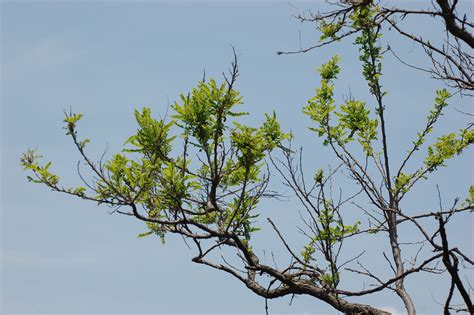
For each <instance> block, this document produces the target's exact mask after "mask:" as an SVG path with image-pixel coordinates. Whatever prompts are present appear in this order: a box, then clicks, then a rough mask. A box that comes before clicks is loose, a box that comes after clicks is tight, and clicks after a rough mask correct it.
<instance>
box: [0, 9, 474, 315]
mask: <svg viewBox="0 0 474 315" xmlns="http://www.w3.org/2000/svg"><path fill="white" fill-rule="evenodd" d="M0 8H1V291H0V293H1V295H0V297H1V300H0V313H2V314H20V313H22V314H52V313H62V314H77V313H88V314H103V313H126V314H138V313H157V314H166V313H168V314H177V313H182V314H207V313H219V314H222V313H228V314H263V313H264V305H265V304H264V300H263V299H262V298H260V297H257V296H256V295H254V294H252V293H251V292H250V291H248V290H247V289H246V288H245V287H243V286H242V284H241V283H239V282H238V281H237V280H235V279H232V278H231V277H229V276H228V275H225V274H222V273H220V272H218V271H214V270H210V269H208V268H206V267H204V266H199V265H196V264H193V263H192V262H191V260H190V259H191V258H192V255H193V253H192V252H191V251H189V250H188V249H187V247H186V246H185V245H184V244H183V242H182V240H181V239H179V238H177V237H169V238H167V240H166V244H165V245H162V244H161V242H160V241H159V239H157V238H153V237H150V238H142V239H138V238H137V235H138V234H139V233H142V232H144V231H146V228H145V225H144V224H143V223H141V222H137V221H136V220H133V219H131V218H129V217H125V216H121V215H117V214H110V210H111V209H109V208H107V207H104V206H96V205H95V204H93V203H87V202H84V201H82V200H76V199H72V198H70V197H67V196H63V195H60V194H56V193H52V192H50V191H48V189H46V188H45V187H41V186H38V185H33V184H31V183H28V182H27V180H26V178H25V176H26V174H25V172H23V171H22V169H21V167H20V165H19V158H20V156H21V154H22V152H24V151H26V149H28V148H37V149H38V152H39V153H40V154H41V155H43V156H44V157H45V160H48V161H52V162H53V170H54V172H56V173H57V174H59V175H60V177H61V180H63V181H64V182H65V183H68V184H70V185H74V184H79V183H80V182H79V180H78V178H77V174H76V163H77V161H78V160H79V156H78V154H77V152H75V150H74V147H73V144H72V143H71V141H70V139H69V138H68V137H66V135H65V132H64V130H63V129H62V126H63V123H62V119H63V112H64V110H69V109H72V110H73V111H75V112H80V113H84V115H85V116H84V119H83V121H81V123H80V125H79V132H80V135H81V136H84V137H87V138H92V143H91V144H90V145H89V152H90V155H91V156H94V157H96V159H99V158H100V155H101V153H102V152H103V151H104V148H106V147H107V148H108V152H109V155H108V156H110V154H111V153H114V152H118V151H120V150H121V145H122V144H123V142H124V141H125V140H126V139H127V138H128V137H129V136H130V135H132V134H133V133H134V132H135V131H136V125H135V122H134V119H133V111H134V109H135V108H142V107H144V106H149V107H151V108H152V111H153V113H154V114H156V115H157V116H158V117H159V116H165V115H166V114H167V109H168V105H169V104H172V103H173V102H174V101H177V100H179V95H180V93H187V92H188V91H190V90H191V89H192V88H193V87H194V86H195V85H196V84H197V82H198V81H199V80H200V79H201V78H202V76H203V72H204V71H205V73H206V76H207V77H215V78H216V79H219V80H220V79H222V76H221V73H222V72H224V71H226V70H227V68H228V67H229V65H230V62H231V61H232V58H233V56H232V47H234V48H235V50H236V52H237V55H238V60H239V65H240V73H241V75H240V77H239V82H238V84H237V88H238V89H239V90H240V92H241V94H242V95H243V97H244V102H245V111H248V112H250V113H251V115H249V117H247V118H245V119H246V121H247V122H248V123H250V124H258V123H261V121H262V120H263V118H264V113H267V112H272V111H273V110H275V112H276V113H277V116H278V117H279V118H280V120H281V124H282V128H283V129H285V130H291V131H292V132H293V134H294V135H295V143H296V145H298V146H299V145H301V146H303V147H304V148H305V156H306V157H307V161H306V164H307V165H308V164H309V166H308V169H309V170H312V171H314V170H315V169H317V168H319V167H321V166H326V165H328V164H331V163H333V162H334V161H333V160H334V159H333V157H332V156H331V155H330V152H329V151H328V150H327V149H326V148H324V147H323V146H322V145H321V141H320V139H318V138H317V137H316V136H315V135H314V134H313V133H311V132H310V131H309V130H308V128H307V127H308V126H309V124H310V122H309V121H308V119H307V118H306V117H305V116H304V115H303V114H302V112H301V108H302V107H303V106H304V105H305V104H306V101H307V100H308V99H309V98H310V97H311V96H313V95H314V89H315V88H316V87H317V85H318V75H317V72H316V71H315V69H316V68H317V67H319V66H320V65H321V64H322V63H323V62H325V61H327V60H328V59H329V58H330V57H331V56H332V55H334V54H338V55H340V56H341V58H342V60H341V68H342V72H341V74H340V76H339V80H338V82H337V88H336V95H339V96H341V95H349V94H351V95H354V96H355V97H357V98H361V99H366V100H368V104H370V103H371V104H372V106H373V101H371V100H370V98H369V95H368V93H367V88H366V83H365V82H364V81H363V80H362V78H361V75H360V72H361V69H360V63H359V61H358V59H357V57H356V55H355V53H356V52H357V48H356V47H354V46H353V45H352V42H351V41H347V42H341V43H338V44H335V45H332V46H328V47H325V48H323V49H319V50H315V51H311V52H310V53H307V54H299V55H291V56H277V54H276V53H275V52H276V51H280V50H283V51H285V50H293V49H298V48H299V47H305V46H308V45H312V44H314V43H315V42H316V41H317V39H318V37H319V35H318V34H317V33H316V31H315V29H314V26H313V25H309V24H301V23H299V22H298V21H296V20H295V19H294V18H293V17H292V16H294V15H295V14H297V13H298V12H302V11H304V10H307V9H313V10H318V9H320V8H324V3H323V2H321V1H312V2H309V1H307V2H295V1H276V0H275V1H240V2H237V1H221V2H217V1H174V2H172V1H134V2H132V1H102V2H100V1H3V2H1V6H0ZM470 9H471V12H472V8H470ZM407 26H408V27H415V26H416V27H417V28H418V29H419V30H420V31H421V32H424V33H425V34H426V35H427V36H432V37H434V38H439V36H438V35H437V34H439V28H436V27H431V26H430V24H428V23H426V24H413V23H412V24H410V22H409V21H408V22H407ZM386 38H387V40H389V41H390V43H391V46H392V47H396V48H397V49H398V50H399V52H400V53H401V54H402V56H404V57H405V58H407V60H411V61H415V62H419V63H421V64H423V62H424V59H423V54H422V53H420V51H419V50H417V49H416V47H414V46H413V45H412V44H411V43H410V42H406V41H402V40H400V39H399V38H397V37H390V36H387V37H386ZM385 60H386V63H385V64H384V76H383V80H384V81H383V83H384V86H385V87H386V88H387V90H388V91H389V95H388V96H387V102H388V104H389V106H387V117H389V118H388V120H387V125H388V127H387V128H388V131H389V133H390V135H392V136H391V137H390V138H389V145H390V146H391V150H392V152H396V153H398V152H405V151H406V150H407V149H408V148H409V146H410V144H411V141H412V139H413V137H414V135H416V132H417V131H418V130H419V129H420V124H422V122H423V119H424V117H425V116H426V115H427V113H428V111H429V109H430V106H432V104H433V99H434V95H435V90H436V89H439V88H442V87H443V84H442V82H439V81H434V80H431V79H429V78H428V77H427V76H426V75H425V74H422V73H419V72H416V71H413V70H411V69H409V68H407V67H405V66H403V65H401V64H400V63H398V62H397V61H396V60H395V59H394V58H393V57H390V56H387V57H386V59H385ZM452 103H453V104H452V106H450V107H449V108H448V109H447V111H446V115H445V116H443V118H442V120H441V121H440V123H439V131H436V132H435V133H434V136H433V137H435V136H436V135H437V136H439V135H441V134H443V133H446V132H451V131H456V130H458V129H459V128H460V126H461V127H462V126H464V125H465V124H466V122H467V119H466V116H465V115H462V114H461V113H459V112H458V111H456V109H458V110H461V111H465V112H470V111H472V104H471V100H470V99H469V98H465V97H464V98H459V97H455V98H453V99H452ZM432 139H433V138H432ZM401 156H402V155H399V156H398V155H396V156H395V157H394V163H397V162H400V161H399V159H400V158H401ZM472 158H473V155H472V149H471V150H468V151H466V153H465V154H464V155H463V156H462V157H460V158H457V159H455V160H453V161H451V162H449V167H447V168H444V169H441V170H440V171H439V172H438V174H437V175H436V177H435V178H433V179H430V180H428V181H426V182H425V183H424V184H423V185H422V187H421V188H419V189H417V190H416V191H415V192H414V193H413V194H412V195H411V197H410V198H409V199H408V201H407V205H406V209H407V211H417V209H426V208H430V207H437V205H438V200H437V199H436V184H439V186H440V189H441V191H442V194H443V201H444V203H445V205H446V206H449V205H450V204H451V203H452V201H453V200H454V198H455V197H461V198H464V197H465V196H466V194H467V187H468V186H469V185H470V184H472V182H473V173H472V164H471V163H472ZM418 161H420V159H418ZM341 185H344V184H341ZM275 187H279V188H281V184H279V183H278V180H275ZM262 207H263V208H264V209H263V210H262V211H263V212H262V217H271V218H272V219H274V220H275V222H276V223H277V224H278V225H279V227H281V229H282V230H283V231H285V232H286V233H288V235H293V234H297V232H296V227H297V226H298V224H300V222H299V215H298V211H299V210H301V206H299V205H298V203H296V202H295V201H294V200H293V201H291V200H290V201H284V202H275V201H268V202H266V203H263V204H262ZM261 224H262V226H263V227H265V228H266V229H267V230H268V225H267V226H265V223H264V222H262V223H261ZM452 224H453V226H455V228H453V229H452V230H451V231H452V233H451V234H450V236H452V242H453V244H456V245H459V246H460V247H462V248H464V249H465V250H467V252H470V254H471V256H472V251H473V241H472V238H473V235H472V230H473V229H472V228H473V226H472V225H473V224H472V219H470V218H469V217H468V216H461V219H460V220H458V221H456V222H453V223H452ZM262 233H263V234H261V235H262V236H261V237H257V240H256V242H257V245H258V246H259V248H260V249H262V248H264V249H267V251H269V250H270V249H273V248H274V251H275V254H276V255H277V254H279V255H282V256H285V255H286V254H285V252H284V251H283V250H281V246H280V245H281V244H278V242H277V240H276V238H275V236H274V235H272V234H271V233H267V234H265V232H262ZM407 233H408V234H406V238H407V239H409V238H410V237H411V236H412V234H409V233H410V232H407ZM403 237H405V235H403ZM290 239H292V240H294V241H295V244H298V245H303V243H301V240H300V239H299V238H298V236H294V238H291V237H290ZM298 242H299V243H298ZM376 243H377V241H375V243H374V244H376ZM279 246H280V247H279ZM358 246H361V247H364V246H365V247H369V246H367V243H362V244H359V245H358ZM358 249H359V248H358ZM358 249H357V250H358ZM353 253H356V251H354V252H353ZM367 259H368V260H372V261H374V260H375V261H377V260H379V259H380V257H371V256H369V257H368V258H367ZM382 264H383V262H382V261H380V266H382ZM383 268H385V267H383ZM383 268H382V267H380V269H383ZM470 275H471V277H472V274H470ZM417 279H418V280H414V281H408V282H407V287H408V290H409V291H410V292H411V293H412V294H413V296H414V298H415V303H416V305H417V307H418V309H419V312H420V313H421V314H430V313H438V311H437V310H439V305H437V304H436V302H435V301H441V302H443V301H444V298H445V296H446V294H447V289H439V287H441V285H440V283H444V282H437V281H439V280H432V278H430V277H425V276H421V277H419V278H417ZM443 288H446V286H444V287H443ZM358 301H360V302H363V303H367V304H373V305H375V306H378V307H384V308H386V309H390V310H392V311H394V312H401V310H402V306H401V304H400V301H399V300H398V299H396V298H394V297H393V296H392V295H389V294H379V295H375V296H369V297H364V298H362V299H360V300H358ZM290 304H291V305H290ZM269 309H270V312H271V314H278V313H301V314H330V313H333V312H334V311H333V310H332V309H331V308H330V307H328V306H326V305H325V304H324V303H322V302H320V301H317V300H315V299H313V298H309V297H301V296H299V297H295V298H294V300H293V301H291V298H290V297H284V298H281V299H278V300H272V301H270V302H269Z"/></svg>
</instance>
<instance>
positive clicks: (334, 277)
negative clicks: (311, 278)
mask: <svg viewBox="0 0 474 315" xmlns="http://www.w3.org/2000/svg"><path fill="white" fill-rule="evenodd" d="M321 282H322V283H323V285H325V286H328V287H336V286H337V284H338V283H339V273H338V272H336V273H334V274H328V273H323V274H322V275H321Z"/></svg>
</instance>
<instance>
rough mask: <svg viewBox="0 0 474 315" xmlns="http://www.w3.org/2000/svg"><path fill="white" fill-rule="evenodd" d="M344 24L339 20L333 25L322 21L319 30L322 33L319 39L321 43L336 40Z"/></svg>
mask: <svg viewBox="0 0 474 315" xmlns="http://www.w3.org/2000/svg"><path fill="white" fill-rule="evenodd" d="M342 26H343V22H342V20H340V19H339V20H337V21H334V22H331V23H328V22H326V21H325V20H322V21H321V22H320V23H319V24H318V29H319V31H320V32H321V33H322V34H321V36H320V37H319V41H324V40H326V39H331V40H336V39H337V32H339V30H340V29H341V28H342Z"/></svg>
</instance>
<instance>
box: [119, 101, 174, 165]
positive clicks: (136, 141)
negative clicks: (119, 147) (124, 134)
mask: <svg viewBox="0 0 474 315" xmlns="http://www.w3.org/2000/svg"><path fill="white" fill-rule="evenodd" d="M135 119H136V121H137V123H138V126H139V127H140V128H139V129H138V131H137V134H136V135H133V136H131V137H130V138H128V139H127V141H125V144H131V145H132V146H133V147H134V148H133V149H125V150H124V151H125V152H140V153H142V154H143V155H144V156H145V157H147V158H153V159H166V157H167V156H168V154H169V153H170V152H171V148H172V142H173V140H174V139H175V137H170V136H169V132H170V130H171V128H172V127H173V125H174V121H171V122H169V123H166V122H165V121H164V120H157V119H154V118H152V117H151V110H150V108H148V107H145V108H143V109H142V112H140V111H138V110H135Z"/></svg>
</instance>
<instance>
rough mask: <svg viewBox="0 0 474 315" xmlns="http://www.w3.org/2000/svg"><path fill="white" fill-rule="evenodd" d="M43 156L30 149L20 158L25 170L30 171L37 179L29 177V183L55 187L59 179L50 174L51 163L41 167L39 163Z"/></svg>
mask: <svg viewBox="0 0 474 315" xmlns="http://www.w3.org/2000/svg"><path fill="white" fill-rule="evenodd" d="M41 158H42V156H41V155H36V151H35V150H31V149H28V150H27V151H26V152H25V153H23V155H22V157H21V158H20V161H21V165H22V166H23V169H24V170H30V171H32V172H33V174H35V175H36V176H35V177H32V176H28V177H27V178H28V181H30V182H33V183H44V184H46V185H47V186H50V187H54V186H56V185H57V184H58V183H59V177H58V176H57V175H55V174H53V173H51V172H50V170H49V168H50V166H51V162H48V163H46V164H44V165H41V164H40V163H39V162H38V161H39V159H41Z"/></svg>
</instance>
